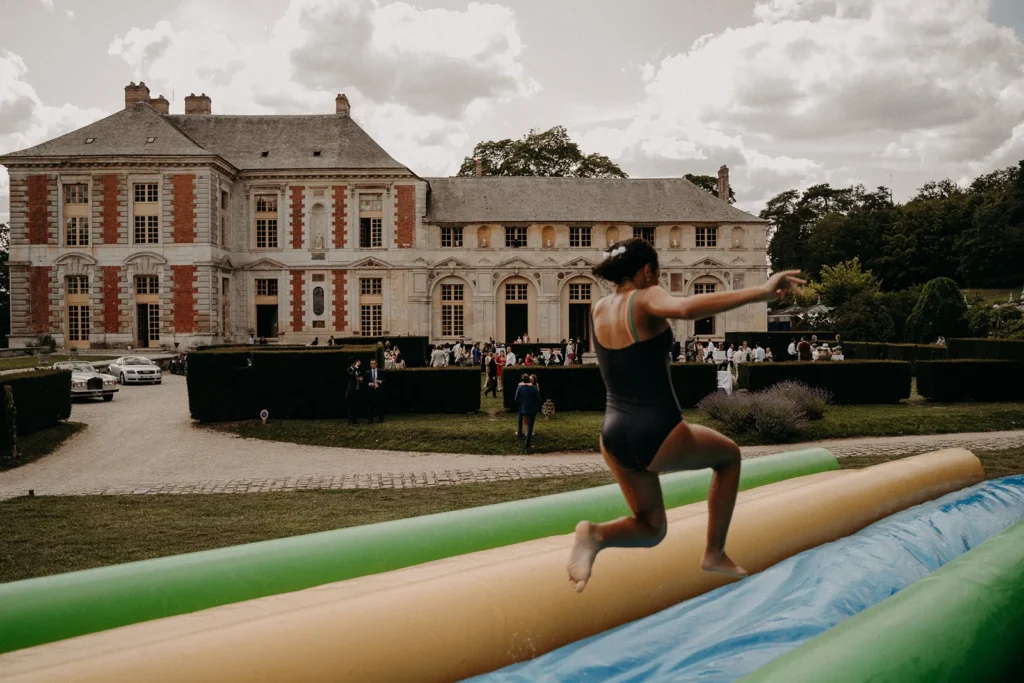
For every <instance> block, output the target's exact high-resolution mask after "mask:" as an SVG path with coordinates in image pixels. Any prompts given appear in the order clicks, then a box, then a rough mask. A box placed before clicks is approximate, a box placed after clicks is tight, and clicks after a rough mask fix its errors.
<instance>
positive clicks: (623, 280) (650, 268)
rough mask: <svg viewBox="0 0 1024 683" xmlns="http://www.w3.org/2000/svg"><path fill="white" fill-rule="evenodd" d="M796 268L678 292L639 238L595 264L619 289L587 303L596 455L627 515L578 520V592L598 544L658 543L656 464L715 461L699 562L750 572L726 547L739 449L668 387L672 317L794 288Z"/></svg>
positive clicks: (709, 464)
mask: <svg viewBox="0 0 1024 683" xmlns="http://www.w3.org/2000/svg"><path fill="white" fill-rule="evenodd" d="M797 273H798V271H785V272H780V273H776V274H775V275H773V276H772V277H771V279H769V280H768V282H767V283H765V284H764V285H761V286H760V287H747V288H745V289H739V290H731V291H724V292H715V293H712V294H698V295H696V296H691V297H685V298H678V297H675V296H672V295H671V294H669V293H668V292H666V291H665V290H664V289H662V288H661V286H660V285H659V284H658V282H659V280H658V278H659V270H658V254H657V252H656V251H655V250H654V248H653V247H652V246H651V245H650V244H648V243H647V242H645V241H643V240H641V239H631V240H626V241H625V242H620V243H619V244H616V245H615V246H614V247H613V248H611V249H610V250H609V251H607V252H605V255H604V260H603V261H602V262H601V263H599V264H598V265H596V266H594V274H595V275H597V276H598V277H600V278H602V279H604V280H608V281H610V282H612V283H614V284H615V292H614V293H613V294H610V295H609V296H606V297H604V298H603V299H601V300H600V301H598V302H597V303H596V304H595V305H594V308H593V312H592V317H593V329H594V343H595V347H596V349H597V359H598V366H599V367H600V369H601V377H602V379H603V380H604V384H605V390H606V395H607V399H606V407H605V416H604V425H603V426H602V428H601V442H600V443H601V454H602V455H603V456H604V460H605V462H606V463H607V464H608V468H609V469H610V470H611V471H612V474H614V475H615V479H616V480H617V481H618V483H619V486H620V487H621V489H622V492H623V495H624V496H625V498H626V502H627V503H628V504H629V507H630V510H631V511H632V513H633V514H632V516H630V517H622V518H620V519H617V520H615V521H612V522H606V523H604V524H593V523H591V522H588V521H582V522H580V523H579V524H578V525H577V526H576V534H575V542H574V544H573V547H572V551H571V553H570V555H569V562H568V564H567V566H566V571H567V573H568V579H569V585H570V586H572V587H573V588H574V589H575V590H576V591H577V592H579V591H582V590H583V589H584V588H585V587H586V585H587V582H588V581H589V580H590V575H591V571H592V569H593V564H594V558H595V557H597V554H598V553H599V552H600V551H601V550H603V549H604V548H637V547H647V548H649V547H652V546H655V545H658V543H660V542H661V540H662V539H663V538H665V534H666V531H667V521H666V516H665V503H664V499H663V498H662V492H661V482H660V481H659V479H658V475H659V474H660V473H662V472H675V471H679V470H700V469H704V468H711V469H712V470H713V475H712V479H711V488H710V489H709V491H708V512H709V515H708V535H707V546H706V550H705V554H704V559H703V562H702V564H701V566H702V567H703V569H704V570H706V571H712V572H718V573H721V574H725V575H727V576H731V577H735V578H742V577H744V576H746V575H747V572H746V570H744V569H743V568H742V567H740V566H739V565H737V564H736V563H735V562H733V561H732V560H731V559H730V558H729V556H728V555H727V554H726V552H725V540H726V535H727V533H728V531H729V523H730V521H731V520H732V512H733V507H734V506H735V505H736V493H737V490H738V488H739V479H740V449H739V446H737V445H736V443H735V442H733V441H732V439H729V438H727V437H725V436H722V435H721V434H719V433H718V432H716V431H714V430H713V429H709V428H708V427H703V426H700V425H688V424H686V423H685V422H683V420H682V415H681V414H682V411H681V409H680V408H679V401H678V400H677V398H676V395H675V391H674V389H673V387H672V377H671V374H670V372H669V365H668V350H669V348H671V344H672V329H671V327H670V325H669V321H670V320H679V319H681V320H701V319H703V318H707V317H710V316H714V315H717V314H719V313H724V312H726V311H730V310H733V309H735V308H739V307H741V306H744V305H746V304H751V303H754V302H760V301H773V300H775V299H776V298H782V296H784V295H786V294H788V293H791V292H793V293H797V294H798V293H799V292H800V285H802V284H804V282H803V280H800V279H799V278H797Z"/></svg>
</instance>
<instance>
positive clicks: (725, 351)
mask: <svg viewBox="0 0 1024 683" xmlns="http://www.w3.org/2000/svg"><path fill="white" fill-rule="evenodd" d="M840 344H841V340H840V338H839V335H838V334H837V335H836V338H835V341H834V342H833V343H832V344H831V345H829V344H828V343H819V342H818V336H817V335H811V338H810V339H808V338H807V337H800V339H799V340H797V338H796V337H793V338H792V339H791V340H790V343H789V348H788V349H787V356H788V358H786V359H784V360H793V361H805V362H816V361H833V360H844V359H845V356H844V355H843V349H842V346H840ZM672 358H673V359H674V360H675V361H676V362H679V363H684V362H685V363H714V364H715V365H717V366H718V369H719V370H730V371H735V370H736V368H737V366H739V365H742V364H743V363H771V362H773V361H776V360H780V359H778V358H775V356H774V354H773V353H772V350H771V347H768V346H762V345H761V343H760V342H755V343H754V346H753V347H751V346H750V344H749V343H748V342H743V343H742V344H740V345H739V348H737V347H736V344H732V343H730V344H726V343H725V342H717V343H716V342H714V341H711V340H708V341H707V343H706V344H705V343H704V342H702V341H701V340H700V338H699V337H694V338H692V339H689V340H687V341H686V344H684V345H676V347H675V348H674V349H673V351H672Z"/></svg>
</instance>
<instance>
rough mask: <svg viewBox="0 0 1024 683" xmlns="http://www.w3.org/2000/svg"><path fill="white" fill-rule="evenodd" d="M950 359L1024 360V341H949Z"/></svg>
mask: <svg viewBox="0 0 1024 683" xmlns="http://www.w3.org/2000/svg"><path fill="white" fill-rule="evenodd" d="M946 346H947V347H948V348H949V357H950V359H959V358H970V359H982V358H989V359H993V360H1024V340H1022V339H947V340H946Z"/></svg>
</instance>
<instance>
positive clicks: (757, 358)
mask: <svg viewBox="0 0 1024 683" xmlns="http://www.w3.org/2000/svg"><path fill="white" fill-rule="evenodd" d="M754 362H755V363H763V362H764V347H762V346H761V342H755V343H754Z"/></svg>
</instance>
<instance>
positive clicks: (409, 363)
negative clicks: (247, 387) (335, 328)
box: [196, 335, 431, 368]
mask: <svg viewBox="0 0 1024 683" xmlns="http://www.w3.org/2000/svg"><path fill="white" fill-rule="evenodd" d="M329 337H330V335H327V336H325V337H323V338H322V339H321V340H320V344H318V345H317V346H309V345H308V344H267V345H262V344H206V345H201V346H197V347H196V351H249V350H252V349H253V347H256V348H258V349H260V350H274V351H322V350H323V349H333V348H334V347H335V346H343V347H351V346H363V347H376V346H377V342H381V343H383V342H391V346H392V347H394V346H398V348H400V349H401V350H402V358H403V359H404V360H405V366H406V367H407V368H423V367H426V366H427V365H429V362H428V361H429V360H430V351H431V348H430V345H429V339H428V338H427V337H335V338H334V346H328V345H327V339H328V338H329Z"/></svg>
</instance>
